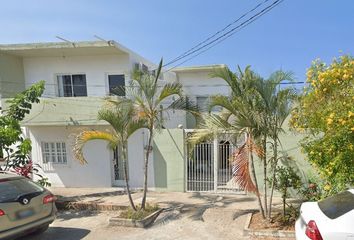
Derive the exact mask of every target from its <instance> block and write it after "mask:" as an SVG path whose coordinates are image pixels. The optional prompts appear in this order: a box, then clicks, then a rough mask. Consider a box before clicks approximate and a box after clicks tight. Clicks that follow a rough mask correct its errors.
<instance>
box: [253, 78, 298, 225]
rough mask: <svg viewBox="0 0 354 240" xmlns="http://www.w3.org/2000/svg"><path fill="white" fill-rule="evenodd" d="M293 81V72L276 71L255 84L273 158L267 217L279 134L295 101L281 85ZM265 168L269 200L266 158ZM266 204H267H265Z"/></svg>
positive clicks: (292, 92)
mask: <svg viewBox="0 0 354 240" xmlns="http://www.w3.org/2000/svg"><path fill="white" fill-rule="evenodd" d="M285 80H287V81H293V74H292V73H291V72H283V71H276V72H274V73H273V74H271V76H270V77H269V78H268V79H266V80H264V79H260V81H257V82H256V83H255V86H254V88H255V90H256V92H257V94H258V97H259V99H260V102H261V103H262V104H261V106H260V107H261V108H260V112H262V113H263V114H262V116H263V125H264V126H265V131H263V136H264V137H263V139H264V148H265V149H266V148H267V145H266V142H267V137H269V138H270V139H271V141H272V142H271V148H272V152H273V156H272V157H271V158H270V167H271V172H272V178H271V195H270V198H269V206H268V207H267V208H268V209H267V211H266V213H267V217H268V218H270V217H271V212H272V200H273V193H274V186H275V182H274V179H275V174H276V166H277V164H278V160H279V157H278V144H281V142H280V140H279V134H280V133H282V132H284V129H283V123H284V121H285V120H286V118H287V117H288V116H289V115H290V112H291V109H292V101H293V100H294V99H295V96H296V94H295V92H294V90H293V88H284V89H280V84H281V82H283V81H285ZM263 166H264V184H265V186H264V189H265V199H267V196H266V194H267V182H268V181H267V179H268V178H267V172H268V170H267V159H266V156H265V158H264V159H263ZM265 204H267V203H266V202H265Z"/></svg>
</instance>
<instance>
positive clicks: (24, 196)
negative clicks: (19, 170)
mask: <svg viewBox="0 0 354 240" xmlns="http://www.w3.org/2000/svg"><path fill="white" fill-rule="evenodd" d="M55 200H56V198H55V196H54V195H53V194H52V193H51V192H49V191H48V190H46V189H45V188H43V187H41V186H39V185H37V184H36V183H34V182H32V181H31V180H29V179H27V178H25V177H21V176H18V175H14V174H10V173H4V172H0V239H14V238H16V237H19V236H23V235H26V234H29V233H33V232H44V231H45V230H47V229H48V227H49V224H51V223H52V222H53V221H54V219H55V215H56V212H57V209H56V207H55Z"/></svg>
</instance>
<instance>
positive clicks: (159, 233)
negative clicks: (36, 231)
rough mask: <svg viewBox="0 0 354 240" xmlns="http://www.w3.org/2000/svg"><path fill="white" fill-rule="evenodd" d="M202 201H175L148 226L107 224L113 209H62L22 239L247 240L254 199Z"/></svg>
mask: <svg viewBox="0 0 354 240" xmlns="http://www.w3.org/2000/svg"><path fill="white" fill-rule="evenodd" d="M176 200H178V199H176ZM202 200H203V201H198V202H191V203H183V204H180V202H179V201H176V204H174V207H172V208H171V209H169V211H166V212H164V213H163V214H161V215H160V216H159V218H158V219H157V221H156V223H155V224H154V225H153V226H152V227H150V228H148V229H139V228H129V227H112V226H108V219H109V218H110V217H111V216H114V215H115V213H114V212H90V211H78V212H75V211H63V212H60V213H59V214H58V217H57V219H56V220H55V222H54V223H53V224H52V225H51V227H50V228H49V229H48V231H47V232H45V233H43V234H42V235H40V236H31V237H26V238H24V239H30V240H52V239H56V240H61V239H63V240H64V239H65V240H78V239H107V240H110V239H112V240H113V239H117V240H118V239H120V240H121V239H123V240H124V239H127V240H128V239H129V240H134V239H137V240H138V239H139V240H141V239H156V240H158V239H161V240H165V239H203V240H205V239H232V240H246V239H248V238H245V237H243V236H242V230H243V227H244V224H245V221H246V216H247V213H248V212H250V211H253V209H255V206H256V202H255V199H254V198H252V197H249V196H239V197H234V196H217V195H212V196H202Z"/></svg>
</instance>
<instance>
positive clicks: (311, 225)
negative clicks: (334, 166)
mask: <svg viewBox="0 0 354 240" xmlns="http://www.w3.org/2000/svg"><path fill="white" fill-rule="evenodd" d="M295 235H296V240H309V239H311V240H354V189H350V190H347V191H345V192H341V193H339V194H337V195H334V196H332V197H329V198H326V199H324V200H322V201H319V202H305V203H303V204H302V205H301V208H300V217H299V219H298V220H297V221H296V223H295Z"/></svg>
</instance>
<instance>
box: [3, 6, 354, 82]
mask: <svg viewBox="0 0 354 240" xmlns="http://www.w3.org/2000/svg"><path fill="white" fill-rule="evenodd" d="M262 1H263V0H218V1H216V0H174V1H172V0H169V1H167V0H149V1H143V0H140V1H139V0H129V1H122V0H116V1H114V0H100V1H99V0H75V1H74V0H60V1H50V0H45V1H42V0H21V1H20V0H12V1H7V0H6V1H5V0H0V6H1V14H0V29H1V34H0V44H12V43H28V42H56V41H60V40H58V39H57V38H56V36H60V37H63V38H65V39H68V40H70V41H81V40H97V39H95V38H94V35H98V36H100V37H101V38H103V39H106V40H115V41H117V42H119V43H121V44H123V45H124V46H126V47H128V48H130V49H132V50H133V51H135V52H137V53H139V54H140V55H142V56H144V57H145V58H147V59H149V60H152V61H153V62H155V63H158V61H159V60H160V58H161V57H163V58H164V60H165V62H167V61H169V60H171V59H173V58H175V57H177V56H179V55H180V54H181V53H183V52H184V51H186V50H188V49H190V48H191V47H193V46H194V45H196V44H197V43H199V42H201V41H203V40H205V39H206V38H207V37H208V36H210V35H211V34H213V33H215V32H217V31H218V30H220V29H222V28H223V27H225V26H226V25H227V24H229V23H230V22H232V21H234V20H235V19H237V18H238V17H240V16H241V15H242V14H243V13H245V12H247V11H248V10H250V9H251V8H253V7H254V6H256V5H257V4H258V3H260V2H262ZM272 1H273V0H272ZM272 1H270V2H272ZM353 53H354V1H353V0H337V1H335V0H285V1H284V2H282V3H281V4H280V5H278V6H277V7H275V8H274V9H273V10H272V11H270V12H268V13H267V14H265V15H264V16H262V17H261V18H259V19H258V20H257V21H255V22H253V23H252V24H250V25H248V26H247V27H245V28H243V29H242V30H241V31H239V32H237V33H236V34H234V35H233V36H232V37H230V38H228V39H227V40H225V41H223V42H222V43H221V44H219V45H217V46H215V47H214V48H212V49H210V50H208V51H206V52H205V53H203V54H201V55H199V56H198V57H196V58H194V59H192V60H191V61H189V62H186V63H184V64H183V65H184V66H191V65H208V64H227V65H228V66H229V67H230V68H231V69H233V70H234V69H235V68H236V66H237V65H239V66H241V67H245V66H247V65H251V67H252V69H253V70H255V71H256V72H258V73H259V74H260V75H262V76H264V77H267V76H269V74H271V73H272V72H274V71H276V70H279V69H282V70H286V71H292V72H293V73H294V74H295V77H296V79H297V80H298V81H304V80H305V72H306V69H307V68H308V67H309V66H310V65H311V62H312V61H313V60H314V59H317V58H320V59H322V60H324V61H326V62H330V61H331V60H332V59H333V58H334V57H337V56H340V55H342V54H353Z"/></svg>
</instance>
